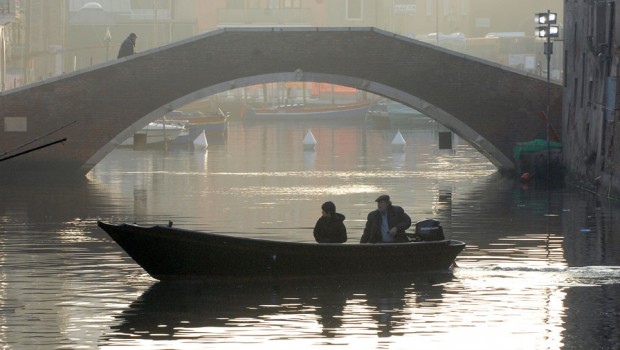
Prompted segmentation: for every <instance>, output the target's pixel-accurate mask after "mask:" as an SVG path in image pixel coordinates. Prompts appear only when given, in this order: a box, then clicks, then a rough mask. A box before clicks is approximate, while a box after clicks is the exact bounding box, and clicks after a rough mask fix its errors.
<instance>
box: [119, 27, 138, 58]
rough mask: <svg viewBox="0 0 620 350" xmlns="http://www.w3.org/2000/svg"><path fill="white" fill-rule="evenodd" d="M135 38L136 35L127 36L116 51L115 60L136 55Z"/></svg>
mask: <svg viewBox="0 0 620 350" xmlns="http://www.w3.org/2000/svg"><path fill="white" fill-rule="evenodd" d="M137 37H138V36H137V35H136V33H131V34H129V36H128V37H127V39H125V40H124V41H123V43H122V44H121V47H120V49H119V50H118V56H117V57H116V58H121V57H125V56H131V55H133V54H134V53H136V38H137Z"/></svg>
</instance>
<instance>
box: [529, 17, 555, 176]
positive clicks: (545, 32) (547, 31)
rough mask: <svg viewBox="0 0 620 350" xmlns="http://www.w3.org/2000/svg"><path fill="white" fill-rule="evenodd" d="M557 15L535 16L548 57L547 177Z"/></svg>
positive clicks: (535, 31) (536, 32)
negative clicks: (552, 56) (552, 39)
mask: <svg viewBox="0 0 620 350" xmlns="http://www.w3.org/2000/svg"><path fill="white" fill-rule="evenodd" d="M557 17H558V15H557V13H553V12H551V11H549V10H547V12H542V13H537V14H535V15H534V21H535V22H536V24H538V26H537V27H536V29H535V30H534V35H535V36H536V37H537V38H545V39H546V42H545V51H544V53H545V56H547V115H546V117H547V118H546V119H547V176H549V172H550V170H551V169H550V162H551V146H550V145H549V142H550V139H549V135H550V132H551V117H550V114H551V75H550V74H551V67H550V66H551V55H552V54H553V43H552V42H551V38H557V37H558V36H559V35H560V27H558V26H554V25H552V24H556V23H557Z"/></svg>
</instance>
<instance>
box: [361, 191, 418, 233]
mask: <svg viewBox="0 0 620 350" xmlns="http://www.w3.org/2000/svg"><path fill="white" fill-rule="evenodd" d="M375 202H377V210H374V211H371V212H370V213H369V214H368V218H367V219H366V227H365V228H364V234H362V239H361V240H360V243H397V242H407V241H408V239H407V235H406V234H405V230H406V229H408V228H409V227H410V226H411V218H410V217H409V215H407V213H405V210H404V209H403V208H402V207H399V206H395V205H392V202H391V201H390V196H388V195H387V194H384V195H381V196H379V197H378V198H377V199H376V200H375Z"/></svg>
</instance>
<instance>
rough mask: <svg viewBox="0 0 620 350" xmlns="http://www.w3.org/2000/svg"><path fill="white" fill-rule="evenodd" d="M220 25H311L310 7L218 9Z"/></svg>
mask: <svg viewBox="0 0 620 350" xmlns="http://www.w3.org/2000/svg"><path fill="white" fill-rule="evenodd" d="M217 14H218V25H219V26H222V25H265V24H269V25H303V26H310V25H311V19H312V13H311V11H310V9H308V8H278V9H270V8H255V9H218V12H217Z"/></svg>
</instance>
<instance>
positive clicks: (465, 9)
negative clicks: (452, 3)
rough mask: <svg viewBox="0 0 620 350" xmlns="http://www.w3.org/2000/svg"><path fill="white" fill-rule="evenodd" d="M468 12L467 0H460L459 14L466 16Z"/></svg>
mask: <svg viewBox="0 0 620 350" xmlns="http://www.w3.org/2000/svg"><path fill="white" fill-rule="evenodd" d="M468 13H469V0H461V16H467V14H468Z"/></svg>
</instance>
